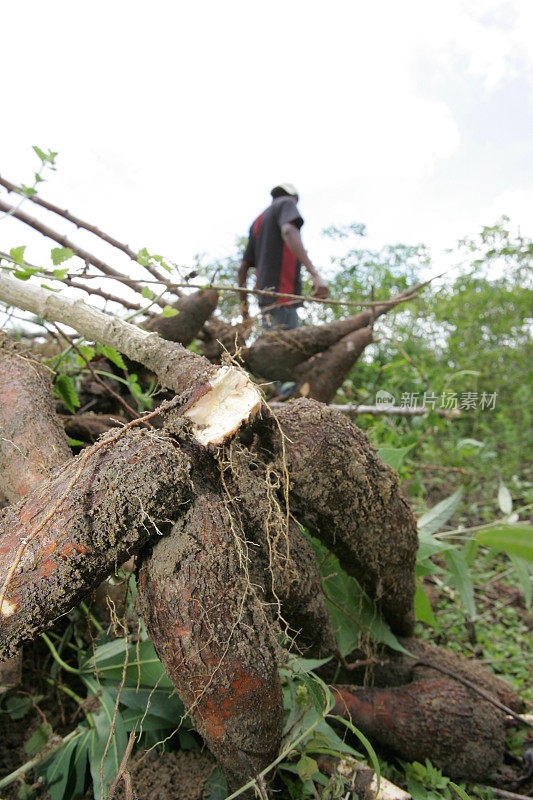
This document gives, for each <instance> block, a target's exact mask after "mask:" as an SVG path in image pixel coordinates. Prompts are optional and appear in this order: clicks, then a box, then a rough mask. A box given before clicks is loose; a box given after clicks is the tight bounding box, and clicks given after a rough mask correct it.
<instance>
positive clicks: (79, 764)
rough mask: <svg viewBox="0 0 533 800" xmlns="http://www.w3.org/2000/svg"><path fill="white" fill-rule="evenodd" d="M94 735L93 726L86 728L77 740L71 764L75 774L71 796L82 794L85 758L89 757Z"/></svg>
mask: <svg viewBox="0 0 533 800" xmlns="http://www.w3.org/2000/svg"><path fill="white" fill-rule="evenodd" d="M95 736H96V734H95V732H94V728H87V729H85V730H84V731H83V733H82V735H81V737H80V739H79V740H78V742H77V747H76V750H75V752H74V757H73V760H72V764H71V769H72V770H73V771H74V774H75V776H76V777H75V782H74V786H73V787H72V795H71V796H72V797H77V796H78V795H82V794H83V790H84V788H85V775H86V772H87V759H88V758H89V750H90V747H91V742H92V739H93V738H94V737H95Z"/></svg>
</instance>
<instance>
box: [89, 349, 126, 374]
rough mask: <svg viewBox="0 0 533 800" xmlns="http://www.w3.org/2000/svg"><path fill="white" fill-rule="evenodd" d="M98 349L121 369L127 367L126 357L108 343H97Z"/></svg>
mask: <svg viewBox="0 0 533 800" xmlns="http://www.w3.org/2000/svg"><path fill="white" fill-rule="evenodd" d="M96 349H97V351H98V352H99V353H100V354H101V355H103V356H105V357H106V358H107V359H109V361H112V362H113V364H115V365H116V366H117V367H118V368H119V369H126V364H125V363H124V359H123V358H122V356H121V355H120V353H119V352H118V350H115V349H114V348H113V347H109V346H108V345H104V344H97V345H96Z"/></svg>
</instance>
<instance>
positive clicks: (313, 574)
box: [0, 183, 520, 787]
mask: <svg viewBox="0 0 533 800" xmlns="http://www.w3.org/2000/svg"><path fill="white" fill-rule="evenodd" d="M4 185H5V183H4ZM66 213H67V212H64V213H63V216H64V215H65V214H66ZM17 215H18V218H19V219H23V218H24V216H23V212H17ZM26 217H27V215H26ZM24 221H26V222H27V221H28V220H27V219H25V220H24ZM72 221H75V223H76V224H78V223H80V222H81V221H80V220H77V221H76V218H72ZM29 224H31V223H29ZM85 227H86V226H85ZM93 232H94V233H96V234H97V235H101V236H103V234H101V232H99V231H98V230H97V229H95V230H94V231H93ZM46 235H49V233H47V234H46ZM55 238H56V239H57V238H58V237H57V236H56V237H55ZM108 238H109V237H108ZM63 243H65V242H63ZM67 246H69V247H71V246H72V243H70V242H69V244H68V245H67ZM123 247H126V246H123ZM80 255H81V257H82V258H84V259H85V260H86V261H88V262H90V263H91V264H93V266H95V267H96V268H97V269H99V270H100V271H101V273H102V274H105V275H107V276H108V277H113V278H114V279H115V280H119V281H120V282H122V283H123V284H124V285H127V286H128V287H129V288H132V289H134V290H136V291H138V290H139V288H140V286H141V284H142V281H141V279H137V278H130V277H128V276H122V275H119V276H117V274H116V273H117V271H116V270H113V271H112V272H110V271H109V268H108V265H106V264H105V263H103V262H101V263H99V260H98V259H95V258H88V257H87V255H88V254H87V253H86V252H85V251H83V252H82V253H80ZM89 255H90V254H89ZM106 268H107V271H106ZM111 269H112V268H111ZM157 274H158V275H159V273H157ZM87 283H89V281H87ZM162 285H163V286H164V281H162ZM419 289H420V287H414V288H413V289H412V290H409V291H408V292H404V293H402V294H400V295H398V296H397V297H395V298H392V299H391V300H390V301H388V302H387V303H382V304H373V305H372V306H371V307H370V308H369V309H368V310H365V311H363V312H361V313H359V314H357V315H356V316H354V317H351V318H348V319H345V320H342V321H340V322H336V323H331V324H330V325H323V326H317V327H308V328H301V329H298V330H296V331H290V332H279V331H277V332H272V333H265V334H263V335H262V336H260V337H259V338H258V339H257V340H256V341H255V342H253V343H250V344H248V339H247V331H245V330H244V329H243V328H242V326H239V325H231V324H229V323H226V322H224V321H223V320H220V319H217V318H214V317H212V314H213V311H214V309H215V308H216V304H217V299H218V296H217V293H216V291H215V290H211V289H208V290H206V291H203V292H202V291H200V292H195V293H193V294H189V295H185V296H183V297H181V298H179V299H177V300H176V298H175V297H174V298H173V299H172V304H173V305H174V306H175V310H177V311H178V312H179V313H178V314H176V315H174V316H154V315H153V316H152V317H151V318H150V319H148V318H147V320H146V325H145V326H144V329H143V328H140V327H137V326H135V325H133V324H131V323H128V322H124V321H122V320H120V319H119V318H118V317H117V316H110V315H108V314H106V313H104V312H102V311H98V310H96V309H94V308H92V307H90V306H88V305H86V304H85V303H82V302H81V301H79V300H77V301H72V300H70V299H69V298H68V297H66V296H65V293H54V292H50V291H47V290H46V289H43V288H41V287H38V286H36V285H33V284H32V283H31V282H29V281H20V280H17V279H16V278H13V277H8V276H7V275H6V274H0V301H3V302H4V303H6V304H8V305H11V306H14V307H16V308H19V309H23V310H25V311H29V312H32V313H34V314H37V315H38V316H39V317H41V318H42V319H44V320H46V321H48V322H50V323H60V324H64V325H68V326H70V328H72V329H74V330H75V331H76V332H77V333H78V334H79V335H80V336H83V337H85V339H87V340H88V341H91V342H100V343H101V344H103V345H106V346H108V347H112V348H114V349H116V350H117V351H119V352H120V353H122V354H123V355H124V356H125V357H126V358H127V359H128V363H129V364H130V366H131V365H133V364H135V365H136V369H137V368H138V374H139V376H140V377H142V378H143V380H146V381H148V380H149V377H150V376H153V377H154V379H155V381H157V383H158V385H159V386H160V387H162V389H163V390H165V391H167V392H168V397H169V398H172V399H168V400H166V401H165V402H163V404H162V405H161V406H160V408H159V409H157V410H156V411H155V412H152V413H150V414H146V415H144V417H142V418H141V419H138V420H131V421H129V422H126V421H125V420H123V421H121V420H120V418H119V420H118V427H117V415H119V414H120V413H121V412H122V410H123V409H122V407H121V406H120V404H116V405H115V401H114V399H113V398H111V401H110V407H108V408H107V409H106V415H99V414H94V413H93V414H84V413H81V414H79V415H68V414H65V413H64V414H63V417H62V421H63V423H64V425H61V424H60V422H59V417H58V416H57V414H56V409H55V407H54V402H53V399H52V388H51V383H50V379H49V376H48V373H47V372H46V370H44V369H43V367H42V366H41V364H40V363H38V362H37V361H36V360H35V359H32V358H31V357H30V356H29V355H28V354H27V353H26V352H25V351H24V350H23V349H22V348H21V347H20V346H19V345H15V344H14V343H13V342H12V341H11V340H10V339H9V337H8V336H7V335H6V334H2V338H1V339H0V462H1V463H0V466H1V470H0V490H2V491H3V492H4V494H5V495H6V497H7V498H8V499H9V501H10V505H8V507H7V508H6V509H4V511H3V512H1V516H0V658H6V657H8V656H10V655H12V654H13V653H14V652H15V651H16V649H17V648H18V647H19V646H20V645H21V644H22V643H23V642H24V641H25V640H27V639H29V638H31V637H33V636H35V635H36V634H37V633H38V632H39V631H43V630H45V629H46V628H48V627H49V626H51V625H52V624H53V622H54V620H55V619H56V618H57V617H58V616H59V615H61V614H63V613H65V612H66V611H68V610H69V609H71V608H72V607H73V606H74V605H75V604H76V603H78V602H79V600H80V599H82V598H83V597H84V596H85V595H87V594H88V593H90V592H91V591H92V590H93V589H94V588H95V586H96V585H97V584H98V582H99V581H101V580H102V579H103V578H105V576H106V575H108V574H109V573H111V572H114V571H115V570H116V569H117V567H118V566H120V565H121V564H122V563H124V562H125V561H126V560H127V559H129V558H130V557H131V556H132V555H134V554H136V555H137V559H138V560H137V563H138V570H139V571H138V575H139V589H138V598H139V609H140V611H141V613H142V615H143V616H144V619H145V621H146V625H147V628H148V631H149V634H150V637H151V639H152V641H153V644H154V646H155V648H156V650H157V653H158V655H159V657H160V659H161V661H162V663H163V665H164V668H165V671H166V673H167V675H168V676H169V677H170V679H171V680H172V682H173V684H174V686H175V687H176V690H177V692H178V694H179V696H180V697H181V698H182V700H183V701H184V703H185V705H186V707H187V710H188V712H189V714H190V716H191V717H192V719H193V721H194V723H195V726H196V727H197V729H198V730H199V731H200V733H201V734H202V736H203V737H204V739H205V741H206V743H207V744H208V746H209V748H210V749H211V750H212V752H213V753H214V754H215V755H216V757H217V759H218V760H219V763H220V764H221V766H222V767H223V769H224V771H225V773H226V775H227V777H228V780H229V782H230V785H231V786H233V787H238V786H240V785H242V784H244V783H246V782H247V781H249V780H251V779H254V777H256V776H257V775H258V774H259V773H261V772H262V771H263V770H265V769H267V768H268V767H269V765H270V764H271V763H272V762H273V761H274V760H275V759H276V756H277V755H278V751H279V747H280V742H281V735H282V728H283V704H282V697H281V684H280V678H279V674H278V667H279V665H280V664H281V663H282V662H283V658H284V650H283V649H282V648H281V647H280V642H282V641H284V643H285V647H292V648H293V649H296V650H297V651H299V652H303V653H305V654H306V655H307V656H310V657H324V656H335V657H337V658H340V660H341V662H342V663H343V664H346V662H345V661H344V659H342V657H340V653H339V651H338V647H337V642H336V637H335V631H334V629H333V626H332V623H331V621H330V618H329V615H328V611H327V606H326V601H325V596H324V592H323V588H322V579H321V575H320V571H319V568H318V564H317V562H316V559H315V556H314V553H313V551H312V549H311V545H310V543H309V539H308V538H307V536H306V535H305V534H304V533H303V532H302V530H301V528H300V527H299V525H302V526H305V528H306V529H307V530H308V531H309V532H310V533H311V534H312V535H313V536H315V537H317V538H318V539H319V540H320V541H321V542H322V543H323V545H325V546H326V547H327V548H328V550H330V551H331V552H332V553H334V554H335V555H336V556H337V557H338V558H339V561H340V564H341V566H342V567H343V568H344V570H345V571H346V572H347V573H348V574H350V575H352V576H354V577H355V578H357V580H358V581H359V583H360V584H361V586H362V587H363V588H364V589H365V590H366V592H367V594H368V595H369V596H370V598H371V599H372V600H373V601H374V602H375V604H376V607H377V608H378V609H379V611H380V612H381V613H382V614H383V617H384V619H385V620H386V621H387V622H388V623H389V625H390V627H391V629H392V630H393V631H394V632H395V633H396V634H398V635H400V636H404V637H411V636H412V633H413V626H414V592H415V572H414V569H415V556H416V551H417V533H416V521H415V518H414V516H413V514H412V511H411V509H410V507H409V505H408V503H407V502H406V500H405V499H404V497H403V496H402V494H401V491H400V489H399V482H398V476H397V474H396V473H395V472H394V471H393V470H392V469H391V468H390V467H388V466H386V465H385V464H384V463H382V462H381V461H380V459H379V458H378V457H377V455H376V452H375V450H374V448H373V447H372V446H371V444H370V442H369V440H368V438H367V437H366V436H365V435H364V434H363V433H362V432H361V431H360V430H359V429H358V428H356V427H355V426H354V425H353V424H352V423H351V422H350V421H349V420H348V419H347V418H346V416H345V415H343V414H341V413H339V412H338V411H336V410H335V409H332V408H331V407H328V406H326V405H324V404H323V403H324V402H329V401H330V400H331V399H333V397H334V395H335V393H336V391H337V389H338V387H339V386H340V385H341V384H342V382H343V380H344V379H345V377H346V375H347V374H348V372H349V370H350V369H351V368H352V366H353V364H354V363H355V361H356V360H357V358H359V356H360V355H361V353H362V352H363V351H364V349H365V347H366V346H367V345H368V344H369V343H370V342H371V341H372V326H373V323H374V321H375V320H376V319H377V318H378V317H379V316H380V315H382V314H385V313H386V312H387V311H388V310H389V309H390V308H392V307H394V306H395V305H397V304H398V303H401V302H405V301H407V300H409V299H410V298H412V297H413V296H414V295H415V294H416V292H417V291H418V290H419ZM169 299H171V298H169ZM194 340H196V341H197V343H198V349H201V350H202V351H203V355H200V354H198V353H196V352H193V351H191V350H186V349H185V347H184V346H183V345H187V344H190V343H191V342H192V341H194ZM228 353H229V354H230V355H231V356H232V357H233V359H234V363H233V365H229V361H228V356H227V354H228ZM224 359H226V361H224ZM221 362H223V363H221ZM141 367H142V370H144V373H143V372H142V370H141ZM245 370H247V371H248V372H250V373H251V374H252V375H253V376H254V377H255V379H256V380H257V381H258V382H262V381H264V380H269V381H272V380H274V381H294V382H296V383H297V384H298V386H299V394H300V399H298V400H296V401H294V402H291V403H288V404H285V405H283V406H276V409H275V414H274V413H273V412H272V411H271V410H269V407H268V406H267V405H266V404H265V402H264V401H263V399H262V396H261V393H260V392H259V390H258V388H257V386H256V384H255V383H254V382H252V380H250V378H249V376H248V375H247V374H246V372H245ZM99 371H100V373H102V372H107V373H110V374H111V375H113V374H114V375H116V376H117V377H120V376H121V375H122V372H121V371H120V370H119V368H117V367H116V365H111V364H107V365H106V369H105V370H102V369H100V370H99ZM119 373H120V374H119ZM107 380H109V378H108V377H106V378H104V382H105V381H107ZM117 386H118V387H119V391H121V392H122V393H123V394H124V396H125V397H127V399H128V402H129V403H134V402H135V401H134V398H133V397H131V395H130V394H129V393H128V391H127V389H126V388H125V385H124V383H120V382H118V383H117ZM108 399H109V398H108ZM318 400H320V401H322V402H317V401H318ZM96 408H98V406H97V404H96ZM63 411H65V409H63ZM93 411H94V405H93ZM141 421H142V422H143V423H147V422H148V421H149V422H150V424H151V425H153V426H154V427H148V426H147V425H145V424H143V425H141V424H140V422H141ZM64 428H66V429H67V430H68V432H69V434H70V435H74V436H76V438H79V439H81V440H82V441H84V442H87V443H90V444H89V445H88V446H87V447H86V448H84V449H82V450H81V452H79V453H78V455H76V456H75V457H73V456H72V454H71V450H70V448H69V446H68V440H67V437H66V434H65V432H64ZM287 633H289V637H288V638H287V636H286V634H287ZM402 641H403V644H404V647H405V648H406V650H407V651H409V653H410V654H411V656H410V657H409V656H407V655H405V656H399V655H398V654H393V653H392V652H391V651H389V650H383V652H381V653H379V654H378V656H377V657H376V659H375V663H374V665H373V667H372V675H373V682H374V683H373V685H372V686H371V687H368V686H367V685H366V683H365V681H366V680H367V677H368V676H367V674H366V673H365V674H363V672H362V671H360V672H358V671H357V670H352V671H348V670H347V669H345V670H344V671H341V673H340V675H339V676H338V677H337V678H336V682H335V685H334V686H333V689H332V691H333V694H334V697H335V701H336V708H335V713H337V714H338V715H340V716H344V717H347V718H349V719H351V720H352V722H353V723H354V724H355V725H356V726H358V727H359V728H360V729H361V730H362V731H363V732H365V733H367V735H369V736H370V737H371V738H372V740H373V741H375V742H377V743H379V744H381V745H382V746H385V747H387V748H389V749H390V750H392V751H393V752H396V753H398V754H399V755H400V756H402V757H404V758H406V759H410V760H412V759H417V760H424V758H426V757H429V758H431V760H432V761H433V763H434V764H435V765H436V766H439V767H441V768H442V769H444V770H446V771H447V772H448V774H449V775H451V776H452V777H463V776H465V777H468V778H470V779H478V778H483V777H484V776H486V775H487V774H488V773H489V772H490V771H492V770H493V769H494V768H496V767H497V766H498V765H499V764H500V763H501V761H502V758H503V737H504V724H505V712H504V711H502V710H501V708H497V707H496V706H495V705H494V703H493V702H491V700H489V699H486V697H481V696H480V694H479V693H478V692H476V691H475V690H474V689H472V688H469V686H468V685H466V684H465V682H464V681H463V682H462V681H461V679H460V678H461V676H463V678H468V680H469V681H470V682H471V683H474V684H476V685H477V686H481V687H483V688H484V690H485V691H486V693H488V694H489V695H490V696H491V697H492V696H495V697H496V698H499V700H500V702H501V703H503V705H504V706H505V707H509V708H511V709H514V710H515V711H518V710H520V701H519V700H518V698H517V697H516V696H515V695H514V693H513V692H512V691H511V690H510V689H509V688H508V687H506V686H505V684H502V683H501V682H500V681H498V680H497V679H495V678H494V677H492V676H491V675H489V673H487V672H486V671H485V670H483V669H481V668H479V667H476V666H474V665H471V664H465V662H464V661H463V660H461V659H459V658H457V657H451V656H447V655H446V654H444V653H443V652H442V651H437V650H434V649H432V650H427V649H425V648H424V647H422V645H420V644H419V643H417V642H415V641H414V640H412V639H411V638H408V639H405V640H402ZM413 656H414V658H413ZM443 663H446V664H448V666H449V667H450V669H452V672H454V673H456V674H457V676H458V678H457V679H454V678H453V677H450V676H449V675H443V673H442V671H439V667H442V664H443ZM330 679H331V676H330ZM177 722H178V721H177ZM458 743H459V744H458ZM458 747H459V750H460V756H458V755H457V751H458ZM369 780H370V778H369Z"/></svg>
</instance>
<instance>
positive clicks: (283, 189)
mask: <svg viewBox="0 0 533 800" xmlns="http://www.w3.org/2000/svg"><path fill="white" fill-rule="evenodd" d="M270 194H271V195H272V197H279V196H280V194H290V195H293V196H294V197H298V189H297V188H296V186H294V185H293V184H292V183H277V184H276V185H275V186H274V188H273V189H272V190H271V192H270Z"/></svg>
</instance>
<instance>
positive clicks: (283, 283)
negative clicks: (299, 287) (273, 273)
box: [277, 243, 297, 306]
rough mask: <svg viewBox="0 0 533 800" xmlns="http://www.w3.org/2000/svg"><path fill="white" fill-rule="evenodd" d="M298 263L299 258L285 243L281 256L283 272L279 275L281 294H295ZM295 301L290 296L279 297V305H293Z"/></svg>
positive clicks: (279, 290)
mask: <svg viewBox="0 0 533 800" xmlns="http://www.w3.org/2000/svg"><path fill="white" fill-rule="evenodd" d="M296 264H297V258H296V256H295V255H294V253H293V252H292V251H291V250H290V248H289V247H287V245H286V244H285V243H283V252H282V256H281V274H280V276H279V288H278V292H281V294H294V287H295V282H296ZM293 302H294V301H293V300H289V298H288V297H285V298H283V297H280V298H279V299H278V302H277V305H278V306H286V305H292V303H293Z"/></svg>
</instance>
